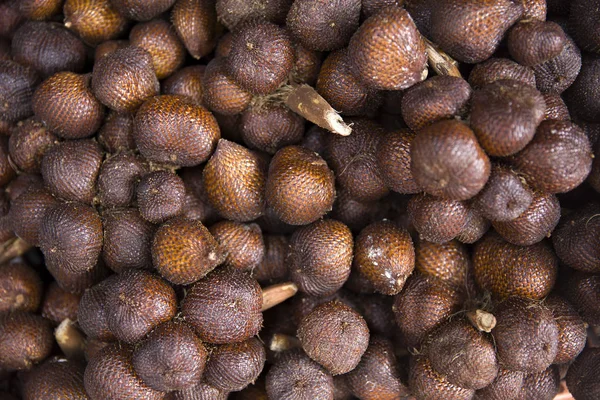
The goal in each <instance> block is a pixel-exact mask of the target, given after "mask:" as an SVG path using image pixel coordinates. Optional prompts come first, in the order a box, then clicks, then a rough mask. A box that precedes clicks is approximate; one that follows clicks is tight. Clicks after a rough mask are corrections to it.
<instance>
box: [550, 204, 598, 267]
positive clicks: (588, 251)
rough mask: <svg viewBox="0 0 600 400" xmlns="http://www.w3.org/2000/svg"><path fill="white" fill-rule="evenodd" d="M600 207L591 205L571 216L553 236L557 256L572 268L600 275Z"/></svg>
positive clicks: (569, 215) (567, 217)
mask: <svg viewBox="0 0 600 400" xmlns="http://www.w3.org/2000/svg"><path fill="white" fill-rule="evenodd" d="M598 214H600V212H599V210H598V205H596V204H593V203H592V204H589V205H587V206H585V207H583V208H582V209H580V210H577V211H575V212H573V213H571V214H567V215H566V216H565V217H564V218H563V219H562V221H561V223H560V224H559V226H558V228H557V229H556V230H555V231H554V234H553V235H552V244H553V245H554V250H555V251H556V255H557V256H558V257H559V258H560V260H561V261H562V262H564V263H565V264H567V265H568V266H569V267H571V268H574V269H576V270H579V271H583V272H591V273H598V272H600V252H599V250H600V246H599V245H597V244H596V241H597V240H598V239H599V238H600V219H598Z"/></svg>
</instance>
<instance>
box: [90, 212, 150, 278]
mask: <svg viewBox="0 0 600 400" xmlns="http://www.w3.org/2000/svg"><path fill="white" fill-rule="evenodd" d="M102 225H103V227H104V244H103V246H102V260H103V261H104V263H105V264H106V266H107V267H108V268H110V269H112V270H113V271H115V272H123V271H124V270H126V269H149V268H150V267H151V266H152V254H151V251H150V246H151V244H152V237H153V236H154V232H155V230H156V228H155V226H154V225H153V224H151V223H150V222H148V221H146V220H144V219H143V218H142V216H141V215H140V213H139V211H138V210H137V209H134V208H124V209H114V210H105V211H104V212H103V213H102Z"/></svg>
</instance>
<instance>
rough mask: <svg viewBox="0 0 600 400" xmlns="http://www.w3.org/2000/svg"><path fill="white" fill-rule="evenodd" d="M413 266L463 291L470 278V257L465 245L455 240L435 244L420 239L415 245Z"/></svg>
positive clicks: (467, 285) (424, 273)
mask: <svg viewBox="0 0 600 400" xmlns="http://www.w3.org/2000/svg"><path fill="white" fill-rule="evenodd" d="M415 268H416V269H417V271H419V272H420V273H422V274H423V275H429V276H433V277H435V278H437V279H440V280H442V281H444V282H445V283H446V284H447V285H448V286H451V287H452V288H454V289H456V290H459V291H464V290H466V289H468V287H469V284H470V280H471V274H472V272H471V268H472V266H471V259H470V256H469V253H468V252H467V249H466V247H465V246H464V245H463V244H461V243H460V242H458V241H456V240H452V241H450V242H448V243H444V244H437V243H432V242H428V241H425V240H420V241H418V242H417V243H416V245H415Z"/></svg>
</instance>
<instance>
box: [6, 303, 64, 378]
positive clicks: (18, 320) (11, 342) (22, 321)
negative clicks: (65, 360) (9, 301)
mask: <svg viewBox="0 0 600 400" xmlns="http://www.w3.org/2000/svg"><path fill="white" fill-rule="evenodd" d="M53 343H54V337H53V335H52V326H51V325H50V321H48V320H47V319H45V318H42V317H40V316H39V315H35V314H31V313H28V312H23V311H17V312H14V313H7V314H3V315H2V316H0V368H2V369H3V370H9V371H10V370H19V369H30V368H31V367H32V366H33V364H37V363H39V362H41V361H43V360H44V359H45V358H46V357H48V356H49V355H50V352H51V351H52V345H53Z"/></svg>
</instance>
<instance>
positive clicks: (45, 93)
mask: <svg viewBox="0 0 600 400" xmlns="http://www.w3.org/2000/svg"><path fill="white" fill-rule="evenodd" d="M90 80H91V75H90V74H86V75H78V74H75V73H72V72H59V73H57V74H54V75H52V76H51V77H50V78H48V79H46V80H45V81H44V82H43V83H42V84H41V85H40V86H39V87H38V88H37V90H36V91H35V93H34V95H33V99H32V107H33V112H34V113H35V116H36V117H37V118H38V119H40V120H41V121H42V122H44V124H46V126H47V127H48V129H50V130H51V131H52V132H53V133H55V134H56V135H58V136H60V137H61V138H63V139H83V138H86V137H88V136H91V135H93V134H94V133H96V131H97V130H98V129H99V128H100V125H101V124H102V120H103V119H104V106H103V105H102V104H101V103H100V102H99V101H98V100H96V98H95V97H94V95H93V94H92V91H91V90H90Z"/></svg>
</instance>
